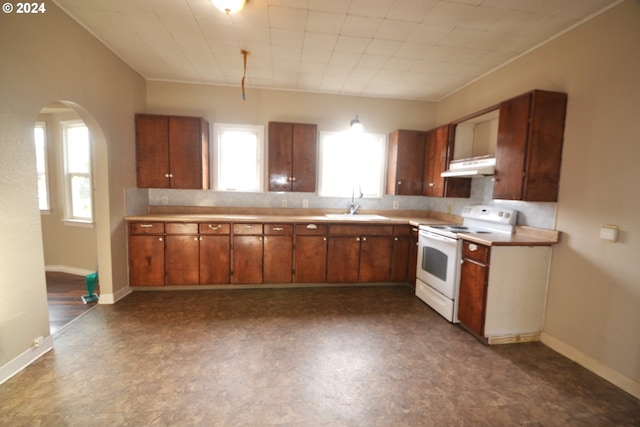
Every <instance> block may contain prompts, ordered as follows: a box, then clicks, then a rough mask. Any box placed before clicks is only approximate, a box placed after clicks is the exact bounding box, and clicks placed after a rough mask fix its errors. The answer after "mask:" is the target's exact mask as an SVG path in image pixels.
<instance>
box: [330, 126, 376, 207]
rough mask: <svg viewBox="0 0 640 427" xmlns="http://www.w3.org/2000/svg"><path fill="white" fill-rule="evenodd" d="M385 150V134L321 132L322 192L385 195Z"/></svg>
mask: <svg viewBox="0 0 640 427" xmlns="http://www.w3.org/2000/svg"><path fill="white" fill-rule="evenodd" d="M385 153H386V137H385V135H374V134H366V133H358V132H341V133H333V132H321V133H320V184H319V191H318V192H319V194H320V195H321V196H331V197H352V196H353V195H355V196H356V197H359V196H360V195H362V196H364V197H382V195H383V191H384V172H385Z"/></svg>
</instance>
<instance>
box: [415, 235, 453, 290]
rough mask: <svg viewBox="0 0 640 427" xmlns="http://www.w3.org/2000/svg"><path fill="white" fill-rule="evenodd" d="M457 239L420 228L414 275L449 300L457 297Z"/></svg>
mask: <svg viewBox="0 0 640 427" xmlns="http://www.w3.org/2000/svg"><path fill="white" fill-rule="evenodd" d="M458 242H459V240H458V239H453V238H450V237H445V236H440V235H438V234H434V233H431V232H429V231H425V230H420V234H419V237H418V269H417V271H416V276H417V278H418V279H420V280H422V281H423V282H424V283H426V284H427V285H429V286H430V287H431V288H433V289H435V290H436V291H438V292H440V293H441V294H442V295H444V296H445V297H447V298H448V299H450V300H455V299H457V292H458V289H457V288H458V285H457V284H458V271H459V262H458V259H459V253H460V245H459V244H458Z"/></svg>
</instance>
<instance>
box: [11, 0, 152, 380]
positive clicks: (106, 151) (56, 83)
mask: <svg viewBox="0 0 640 427" xmlns="http://www.w3.org/2000/svg"><path fill="white" fill-rule="evenodd" d="M0 57H1V58H2V67H1V68H0V200H2V209H0V235H2V239H0V381H2V380H3V379H4V378H2V376H3V375H4V374H7V371H6V370H3V368H5V367H6V366H11V367H15V366H18V365H16V364H15V363H14V362H15V361H16V360H18V359H20V358H21V357H23V356H25V355H27V356H25V357H28V353H29V351H30V349H31V346H32V343H33V340H34V339H35V338H36V337H40V336H44V337H47V336H48V335H49V321H48V311H47V301H46V288H45V278H44V259H43V245H42V233H41V224H40V212H39V210H38V202H37V186H36V169H35V150H34V143H33V126H34V124H35V121H36V118H37V115H38V113H39V111H40V110H41V108H42V107H44V106H46V105H48V104H49V103H51V102H52V101H66V102H68V103H70V104H71V105H75V107H76V108H77V109H78V110H79V111H80V116H81V117H82V119H83V120H84V121H85V123H87V125H88V126H89V127H90V128H93V129H95V130H97V131H98V133H99V135H98V138H97V139H98V141H97V142H96V146H95V147H94V149H95V156H96V157H97V167H96V169H97V170H96V171H95V172H96V181H97V182H96V197H97V198H98V199H99V200H97V203H96V205H97V207H98V209H99V210H100V211H99V213H98V218H99V220H98V222H97V224H96V230H97V233H98V237H97V239H98V248H97V250H98V254H99V257H100V258H101V259H103V260H106V262H105V265H104V267H105V268H104V269H103V268H101V276H100V277H101V291H103V292H107V293H108V294H109V293H110V294H111V295H112V296H113V295H116V294H118V292H119V291H120V290H121V289H125V288H126V286H127V271H126V265H127V263H126V245H125V242H126V234H125V227H124V223H123V219H122V217H123V214H124V188H126V187H132V186H135V167H134V159H135V150H134V123H133V115H134V112H135V111H137V110H140V109H142V105H143V104H144V90H145V87H144V81H143V79H142V78H141V77H140V76H139V75H138V74H137V73H135V72H133V71H132V70H131V69H130V68H129V67H128V66H126V65H125V64H124V63H123V62H122V61H120V60H119V59H117V58H116V57H115V56H114V55H113V54H112V53H110V52H109V51H108V50H107V49H106V48H105V47H104V46H103V45H102V44H101V43H99V42H98V41H97V40H96V39H94V38H93V37H92V36H91V35H89V34H88V33H87V32H86V31H85V30H84V29H82V28H81V27H80V26H79V25H77V24H76V23H75V22H74V21H72V20H71V19H70V18H69V17H68V16H67V15H66V14H64V13H63V12H62V11H60V9H59V8H58V7H57V6H56V5H54V4H53V3H51V2H48V1H47V2H46V13H43V14H39V15H18V14H15V13H13V14H5V13H2V14H0ZM73 103H75V104H73ZM101 266H102V264H101ZM103 284H104V285H105V286H104V289H102V288H103ZM10 362H11V363H10ZM9 373H10V372H9Z"/></svg>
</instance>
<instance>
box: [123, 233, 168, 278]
mask: <svg viewBox="0 0 640 427" xmlns="http://www.w3.org/2000/svg"><path fill="white" fill-rule="evenodd" d="M129 284H130V285H131V286H164V223H162V222H131V223H129Z"/></svg>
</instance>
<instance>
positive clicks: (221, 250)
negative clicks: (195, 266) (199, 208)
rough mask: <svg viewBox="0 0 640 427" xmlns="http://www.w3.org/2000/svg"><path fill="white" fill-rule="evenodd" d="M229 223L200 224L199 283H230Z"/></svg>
mask: <svg viewBox="0 0 640 427" xmlns="http://www.w3.org/2000/svg"><path fill="white" fill-rule="evenodd" d="M230 230H231V227H230V224H226V223H222V224H220V223H204V224H200V226H199V231H200V284H201V285H224V284H228V283H231V237H230V234H231V232H230Z"/></svg>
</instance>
